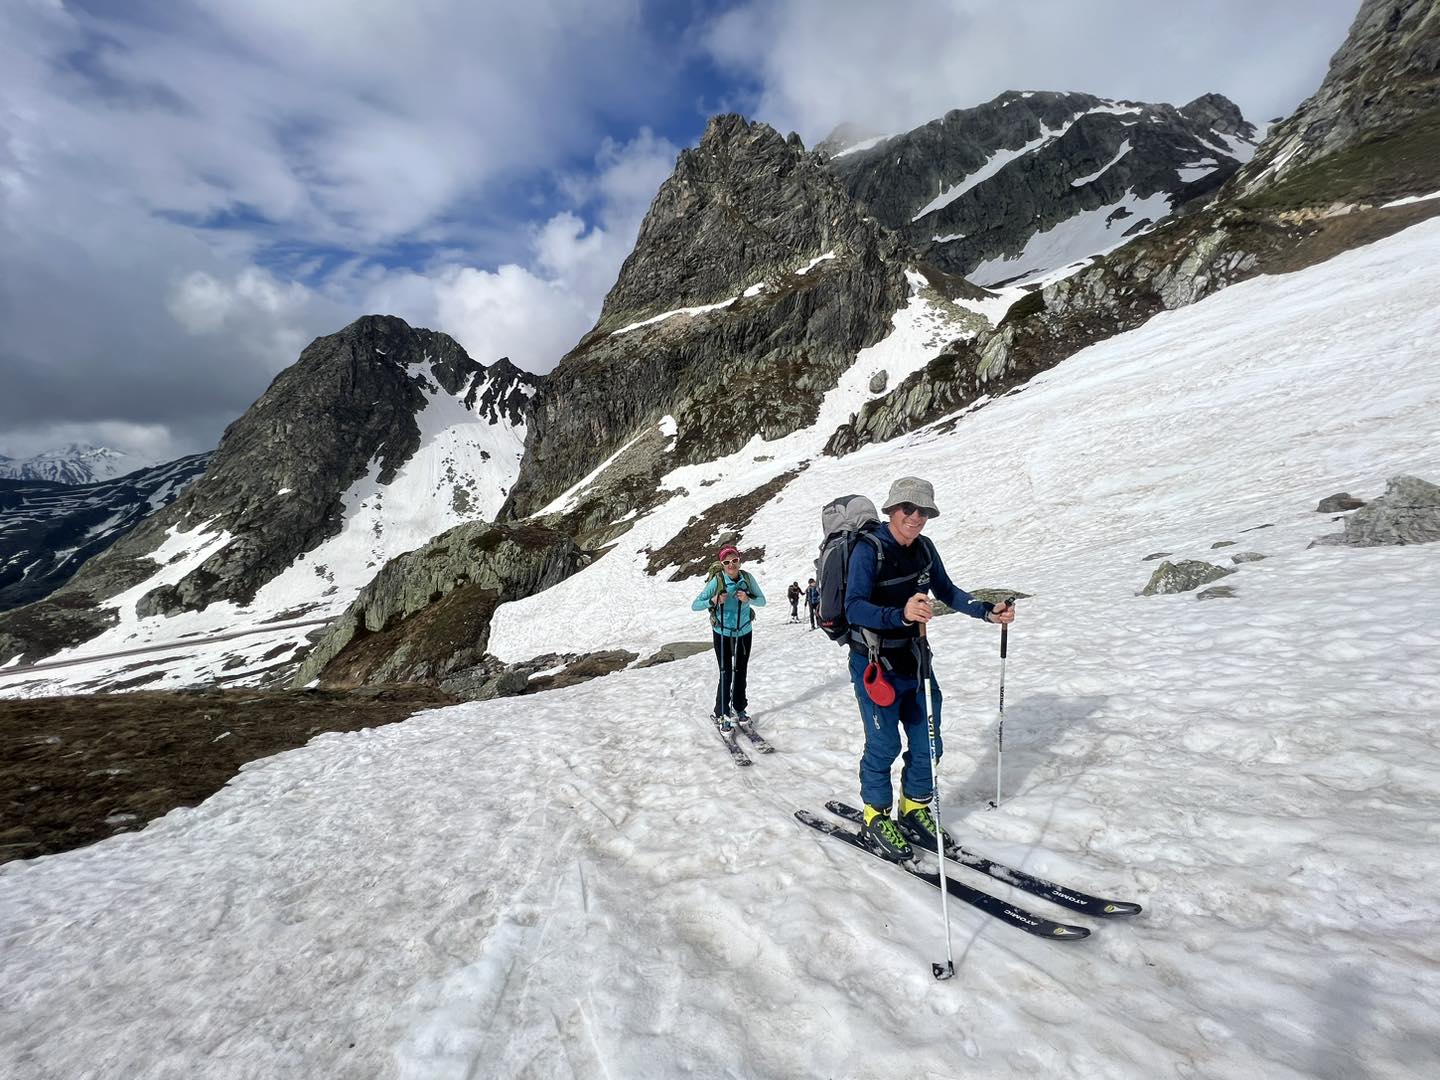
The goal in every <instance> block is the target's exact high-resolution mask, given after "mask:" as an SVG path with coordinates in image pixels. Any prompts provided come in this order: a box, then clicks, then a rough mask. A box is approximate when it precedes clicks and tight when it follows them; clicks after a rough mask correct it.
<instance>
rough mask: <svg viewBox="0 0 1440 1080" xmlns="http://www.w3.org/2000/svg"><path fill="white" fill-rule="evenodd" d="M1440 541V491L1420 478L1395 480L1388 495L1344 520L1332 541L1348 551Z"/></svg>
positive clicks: (1394, 477) (1391, 483)
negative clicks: (1355, 548) (1342, 526)
mask: <svg viewBox="0 0 1440 1080" xmlns="http://www.w3.org/2000/svg"><path fill="white" fill-rule="evenodd" d="M1437 540H1440V487H1437V486H1436V485H1434V484H1432V483H1430V482H1429V481H1428V480H1421V479H1420V478H1419V477H1418V476H1393V477H1391V478H1390V480H1389V481H1388V482H1387V483H1386V485H1385V494H1384V495H1381V496H1380V497H1379V498H1378V499H1374V500H1372V501H1370V502H1368V503H1366V504H1365V505H1364V506H1362V507H1361V508H1360V509H1358V510H1356V511H1355V512H1354V513H1353V514H1351V515H1350V516H1349V517H1347V518H1346V519H1345V532H1344V534H1343V535H1342V536H1337V537H1335V538H1333V541H1332V542H1334V543H1337V544H1344V545H1346V546H1347V547H1381V546H1385V545H1395V544H1433V543H1435V542H1436V541H1437Z"/></svg>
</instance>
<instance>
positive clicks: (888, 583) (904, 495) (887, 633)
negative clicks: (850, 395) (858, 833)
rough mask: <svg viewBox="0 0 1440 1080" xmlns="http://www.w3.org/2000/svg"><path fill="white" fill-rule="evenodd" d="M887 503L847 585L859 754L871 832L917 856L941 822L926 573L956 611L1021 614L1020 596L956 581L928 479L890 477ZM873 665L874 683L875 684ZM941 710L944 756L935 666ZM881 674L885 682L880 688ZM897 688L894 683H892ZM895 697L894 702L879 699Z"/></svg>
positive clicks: (899, 851) (990, 617) (878, 842)
mask: <svg viewBox="0 0 1440 1080" xmlns="http://www.w3.org/2000/svg"><path fill="white" fill-rule="evenodd" d="M881 513H882V514H885V515H887V516H888V518H889V520H888V521H887V522H886V523H884V524H882V525H880V526H878V527H877V528H875V529H874V536H875V538H876V539H877V540H878V541H879V543H880V554H879V559H878V562H877V552H876V551H875V549H874V547H873V546H872V545H870V544H869V543H864V544H856V545H855V548H854V552H853V554H852V555H851V557H850V567H849V576H848V578H847V580H846V588H845V617H846V619H847V620H848V621H849V623H850V626H851V632H850V680H851V682H852V683H853V684H854V687H855V699H856V701H858V702H859V705H860V718H861V721H862V723H863V724H864V726H865V752H864V755H863V756H862V757H861V759H860V794H861V797H862V799H863V800H864V803H865V833H866V834H867V835H868V836H869V838H870V839H871V841H872V843H874V844H875V846H876V848H877V849H878V850H879V851H880V852H881V853H882V854H884V855H886V856H887V857H888V858H892V859H895V860H897V861H903V860H906V859H910V858H913V857H914V852H913V850H912V849H911V844H912V843H914V844H920V845H922V846H924V847H926V848H929V849H930V850H934V848H935V832H936V824H935V818H934V815H933V814H931V812H930V800H931V798H932V797H933V795H934V790H935V789H934V777H933V776H931V773H930V753H929V747H928V740H929V734H928V732H927V730H926V723H925V711H924V689H923V687H922V686H921V685H920V679H919V672H920V665H919V657H920V652H919V650H920V649H922V648H924V647H925V645H924V643H923V642H921V641H920V627H921V626H923V625H925V624H926V623H928V622H929V621H930V619H931V617H932V613H931V607H930V598H929V597H928V596H927V595H925V592H924V591H923V589H922V578H925V579H926V580H928V585H929V587H930V588H932V589H933V590H934V592H935V594H936V595H937V596H939V597H940V599H941V600H943V601H944V602H945V603H946V604H948V605H949V606H950V607H952V608H954V609H955V610H956V611H959V612H963V613H964V614H966V615H969V616H971V617H972V618H976V619H984V620H985V621H987V622H994V623H1010V622H1012V621H1014V618H1015V609H1014V606H1013V605H1007V604H1000V605H998V606H997V605H991V604H987V603H985V602H984V601H982V600H976V599H975V598H974V597H972V596H971V595H970V594H969V593H967V592H964V591H963V590H961V589H959V588H957V587H956V586H955V584H954V583H953V582H952V581H951V580H950V575H949V574H947V573H946V572H945V566H944V564H943V563H942V562H941V561H940V553H939V552H938V551H936V550H935V545H934V544H932V543H931V542H930V540H929V539H928V538H927V537H923V536H921V532H922V531H923V530H924V528H925V523H926V522H927V521H929V520H930V519H931V518H934V517H939V516H940V511H939V509H938V508H937V506H936V504H935V489H934V487H933V486H932V485H931V484H930V482H929V481H926V480H921V479H919V478H918V477H914V476H903V477H901V478H900V479H898V480H896V481H895V482H894V483H893V484H891V485H890V493H889V495H888V496H886V499H885V504H884V505H883V506H882V507H881ZM867 668H869V669H871V676H870V677H871V682H872V688H871V689H867V687H866V671H867ZM931 678H932V687H931V701H932V707H933V709H934V712H935V715H934V717H933V718H932V719H933V722H934V729H935V757H936V760H937V761H938V760H939V757H940V754H941V752H942V748H941V745H940V703H941V695H940V685H939V683H938V682H934V681H933V679H934V676H933V672H932V675H931ZM876 681H879V682H880V683H882V684H888V685H884V686H883V687H882V688H878V689H877V688H875V687H874V686H873V684H874V683H875V682H876ZM891 691H893V693H892V692H891ZM877 698H878V699H880V701H888V702H889V703H888V704H879V703H877V701H876V699H877ZM902 731H903V732H904V741H905V754H904V765H903V766H902V768H901V770H900V807H899V814H898V816H897V817H896V818H892V817H891V806H892V803H893V799H894V790H893V788H892V785H891V780H890V770H891V767H892V766H893V765H894V763H895V759H896V757H898V756H900V750H901V732H902Z"/></svg>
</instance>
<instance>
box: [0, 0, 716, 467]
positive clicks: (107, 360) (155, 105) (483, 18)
mask: <svg viewBox="0 0 1440 1080" xmlns="http://www.w3.org/2000/svg"><path fill="white" fill-rule="evenodd" d="M662 52H663V49H662V48H661V45H660V43H657V42H656V41H655V40H654V38H653V37H652V36H650V35H648V34H647V33H646V32H645V28H644V26H643V25H642V23H641V4H640V0H615V2H611V3H606V4H603V5H594V4H591V3H589V2H588V0H536V2H533V3H528V4H524V5H500V4H474V3H470V2H469V0H417V2H416V3H413V4H391V3H388V2H384V3H382V2H376V0H315V2H307V3H303V4H297V3H294V2H293V0H252V2H249V3H245V4H234V3H230V2H226V0H192V3H190V4H185V5H168V4H159V5H136V6H126V5H119V6H115V7H93V6H88V5H75V4H70V5H62V4H60V3H47V2H41V0H29V2H26V0H22V2H20V3H10V4H4V5H0V311H3V312H5V313H6V320H5V321H6V327H5V330H6V332H5V335H4V337H3V339H0V384H3V385H4V386H5V387H6V391H7V393H6V395H0V433H14V432H18V431H21V430H22V429H23V430H25V431H40V430H48V429H50V426H53V425H57V424H74V425H79V426H80V427H81V428H85V427H89V428H93V429H96V430H98V429H99V425H102V424H105V423H110V422H114V421H116V420H117V418H120V419H122V420H123V421H125V422H128V423H130V424H132V425H139V427H137V428H135V431H137V432H138V431H139V430H141V428H143V427H144V426H145V425H149V424H153V423H159V424H162V425H168V426H169V428H170V430H171V431H172V432H173V433H175V437H176V439H177V443H178V444H179V445H182V446H183V447H184V448H185V449H198V448H201V447H204V446H209V445H213V444H214V441H215V438H216V437H217V436H218V434H219V431H220V428H221V427H222V426H223V425H224V424H226V423H228V422H229V421H231V420H233V419H234V418H235V417H236V416H237V415H239V413H240V412H241V411H243V410H244V409H245V408H246V407H247V406H248V405H249V404H250V403H251V402H252V401H253V400H254V399H255V397H256V396H257V395H258V394H259V393H260V392H261V391H262V390H263V388H264V386H265V384H266V383H267V382H268V381H269V379H270V378H272V377H273V375H274V374H275V373H276V372H277V371H278V370H280V369H281V368H282V367H284V366H286V365H287V364H290V363H292V362H293V361H294V360H295V358H296V356H297V355H298V353H299V351H300V349H301V348H302V347H303V346H304V344H306V343H307V342H308V341H309V340H311V339H312V338H313V337H315V336H317V335H319V334H324V333H331V332H333V331H335V330H337V329H339V328H340V327H341V326H343V325H345V324H346V323H348V322H350V321H351V320H352V319H354V318H356V317H358V316H360V315H362V314H366V313H368V312H370V311H374V310H384V308H383V307H381V306H379V305H381V304H382V303H384V304H393V305H394V307H393V308H391V311H392V313H394V314H399V315H402V316H403V317H405V318H407V319H409V320H410V321H412V322H413V323H414V324H416V325H424V326H429V327H432V328H434V329H438V330H446V331H450V332H452V333H454V334H455V335H456V336H457V337H458V338H460V339H461V340H462V341H463V342H464V343H465V344H466V345H467V347H469V348H473V349H474V350H475V353H476V356H477V358H480V359H494V357H495V356H497V355H500V354H504V353H509V354H511V355H513V356H514V357H515V358H516V359H517V361H522V362H528V363H530V364H531V366H535V367H548V366H550V365H551V364H553V363H554V362H555V360H556V359H558V357H559V355H560V354H561V353H563V352H564V351H565V349H567V348H569V347H570V346H571V345H573V344H574V341H575V340H576V339H577V338H578V337H579V335H580V334H581V333H583V332H584V330H586V329H588V327H589V322H590V320H592V319H593V317H594V314H595V312H596V311H598V307H599V302H600V298H602V297H603V294H604V291H605V289H607V288H608V286H609V284H610V282H609V281H606V280H604V278H605V277H606V275H607V274H608V275H609V276H610V278H611V279H612V280H613V276H614V272H615V270H616V269H618V266H619V263H620V260H621V259H623V257H624V254H625V252H624V251H623V250H621V249H622V248H624V247H628V243H629V239H630V238H633V235H634V228H635V226H636V225H637V224H638V220H639V219H638V217H636V216H635V215H634V213H633V207H631V205H630V202H629V201H628V195H629V193H630V192H631V189H632V188H633V186H634V185H635V184H636V183H640V184H641V186H642V187H643V181H644V180H645V175H646V174H645V167H644V165H643V164H637V162H639V161H640V160H641V157H642V156H643V155H642V154H641V151H642V150H646V151H652V152H653V151H655V149H656V148H657V147H662V148H665V149H667V150H668V153H669V155H670V157H671V159H672V160H673V154H674V148H673V147H670V146H669V144H666V143H664V142H663V140H657V139H655V138H654V137H652V136H649V135H648V134H647V135H645V136H643V137H641V138H640V139H638V140H637V142H636V144H635V145H636V149H635V150H633V151H632V150H631V149H630V148H629V144H626V145H625V146H619V147H615V148H614V150H613V155H612V157H613V160H612V159H611V158H607V159H606V160H605V161H601V162H600V163H599V164H598V165H597V167H600V168H605V167H613V169H614V170H615V172H614V175H613V177H612V178H611V179H609V180H607V181H606V182H605V184H606V186H603V187H602V186H597V185H596V184H595V183H594V178H590V179H589V180H586V181H585V182H582V183H580V184H579V185H578V187H577V191H576V198H575V204H574V205H573V206H572V207H571V208H570V211H569V213H562V214H558V215H557V214H556V213H555V209H554V202H553V200H551V197H552V196H553V193H554V189H555V182H554V178H555V177H557V176H564V175H568V174H569V173H570V171H571V170H574V169H576V168H577V163H579V162H583V161H586V160H587V159H589V158H590V157H591V156H592V155H593V154H594V153H595V147H597V146H604V145H606V144H605V143H604V133H605V131H607V130H614V129H616V128H617V127H619V128H621V129H623V127H624V124H625V122H626V121H625V118H626V117H632V118H643V117H645V116H647V115H648V114H649V102H650V101H652V100H654V99H655V98H656V97H657V96H658V95H660V94H662V93H663V92H664V89H665V87H666V86H667V85H668V84H667V82H666V80H667V79H669V78H671V77H673V74H674V69H673V67H667V65H666V64H665V63H661V62H657V61H658V60H659V59H661V56H662ZM698 124H699V120H698V118H697V127H698ZM669 164H670V162H666V163H665V171H668V168H669ZM662 177H663V172H662V173H661V174H660V175H659V176H651V177H650V178H649V180H648V182H649V183H650V184H651V192H652V193H653V188H654V186H655V185H658V183H659V180H660V179H661V178H662ZM567 186H569V185H567ZM527 189H529V190H530V191H534V192H536V193H538V194H541V195H543V196H545V200H542V201H541V203H540V206H541V207H543V208H544V209H542V210H535V209H532V208H530V207H527V206H526V205H525V202H524V201H523V196H524V195H525V194H526V191H527ZM517 192H518V193H519V194H518V195H517ZM546 200H551V201H546ZM642 212H643V207H642ZM527 213H530V214H535V213H539V214H540V215H541V216H540V219H539V221H537V222H527V221H526V220H525V215H526V214H527ZM580 215H583V218H582V217H581V216H580ZM586 220H588V221H590V222H593V224H592V225H589V226H587V225H585V224H584V222H585V221H586ZM627 230H628V236H626V235H624V234H625V233H626V231H627ZM397 248H399V249H401V250H403V251H404V252H405V253H406V254H405V255H404V256H403V258H404V259H405V261H406V262H407V263H408V265H409V267H410V268H409V269H393V268H386V265H385V260H390V259H394V258H397V256H396V255H395V250H396V249H397ZM262 267H268V269H265V268H262ZM372 305H373V306H372ZM452 319H453V320H455V323H456V325H447V320H452ZM511 335H513V337H514V340H513V341H511V340H507V338H508V337H510V336H511ZM567 338H568V340H567ZM54 430H59V428H54ZM114 430H116V431H119V432H120V433H121V434H122V435H123V434H124V433H125V432H126V431H128V430H130V429H127V428H124V427H123V426H122V427H120V428H116V429H114ZM132 434H133V433H132ZM134 437H135V438H139V435H135V436H134ZM121 448H122V449H126V448H127V447H121Z"/></svg>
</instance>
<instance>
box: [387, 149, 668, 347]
mask: <svg viewBox="0 0 1440 1080" xmlns="http://www.w3.org/2000/svg"><path fill="white" fill-rule="evenodd" d="M678 152H679V151H678V148H677V147H675V146H674V145H673V144H672V143H670V142H668V141H667V140H665V139H663V138H658V137H656V136H655V135H654V133H653V132H650V131H642V132H641V133H640V134H639V135H638V136H636V137H635V138H634V139H632V140H631V141H629V142H627V143H620V142H616V141H614V140H610V139H607V140H605V142H604V143H603V144H602V145H601V147H600V150H599V151H598V153H597V155H596V159H595V165H596V171H595V172H594V173H593V174H583V175H582V174H576V175H574V176H571V177H569V178H567V183H566V185H565V187H566V190H567V191H568V192H569V194H570V196H571V198H572V199H573V200H574V201H575V203H576V209H577V210H580V209H584V210H588V211H589V213H590V215H591V216H592V217H593V218H594V219H595V221H596V224H594V225H587V224H586V222H585V220H584V219H583V218H581V217H580V216H579V214H578V213H576V212H575V211H572V210H564V211H561V212H560V213H558V214H555V215H553V216H552V217H551V218H550V219H549V220H547V221H545V222H544V223H542V224H540V225H539V226H537V227H535V228H534V229H533V230H532V231H531V235H530V243H529V255H530V260H529V265H528V266H521V265H519V264H517V263H506V264H504V265H502V266H500V267H499V268H498V269H496V270H493V271H490V270H485V269H480V268H477V267H474V266H467V265H461V264H457V263H444V264H437V265H434V266H431V267H430V268H428V269H427V270H426V271H425V272H424V273H423V274H421V273H415V272H403V273H391V274H385V275H383V276H377V275H374V274H373V272H371V274H370V276H369V278H368V284H367V285H366V286H365V287H364V290H363V295H364V297H365V300H364V303H365V309H366V310H367V311H384V312H386V313H389V314H394V315H399V316H400V317H401V318H403V319H405V320H406V321H408V322H410V323H411V324H412V325H423V326H430V327H433V328H435V329H440V330H444V331H445V332H446V333H448V334H450V335H451V336H452V337H454V338H455V339H456V340H457V341H459V342H460V344H461V345H463V346H464V347H465V350H466V352H468V353H470V355H471V356H473V357H474V358H475V359H477V360H479V361H480V362H481V363H486V364H488V363H493V362H494V361H495V360H497V359H498V358H499V357H501V356H509V357H510V359H511V360H512V361H513V362H514V363H515V364H517V365H519V366H520V367H523V368H526V369H528V370H530V371H536V372H545V371H549V370H550V369H551V368H553V367H554V366H555V365H556V364H557V363H558V362H559V361H560V358H561V357H562V356H564V355H565V353H566V352H568V351H569V350H570V349H571V348H572V347H573V346H574V345H575V343H576V342H577V341H579V340H580V338H581V336H582V335H584V334H585V333H586V332H587V331H588V330H589V329H590V328H591V327H592V326H593V325H594V323H595V320H596V318H597V317H598V316H599V314H600V307H601V304H602V303H603V301H604V299H605V294H606V293H607V292H608V291H609V290H610V286H611V285H613V284H614V283H615V277H616V275H617V274H618V273H619V270H620V264H621V263H622V262H624V261H625V257H626V256H627V255H628V254H629V253H630V249H631V248H632V247H633V245H634V243H635V235H636V233H637V232H639V229H640V223H641V221H642V220H643V219H644V217H645V212H646V211H647V210H648V209H649V207H650V203H651V201H652V200H653V199H654V197H655V192H656V190H657V189H658V188H659V186H660V184H661V183H662V182H663V181H664V179H665V177H667V176H668V175H669V174H670V171H671V170H672V169H673V168H674V164H675V156H676V154H677V153H678Z"/></svg>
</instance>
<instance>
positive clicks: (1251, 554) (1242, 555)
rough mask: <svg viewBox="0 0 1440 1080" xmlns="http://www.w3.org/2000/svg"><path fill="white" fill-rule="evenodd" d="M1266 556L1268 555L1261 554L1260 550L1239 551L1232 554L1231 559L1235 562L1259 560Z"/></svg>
mask: <svg viewBox="0 0 1440 1080" xmlns="http://www.w3.org/2000/svg"><path fill="white" fill-rule="evenodd" d="M1266 557H1267V556H1264V555H1261V554H1260V552H1258V551H1237V552H1236V553H1235V554H1234V555H1231V556H1230V561H1231V562H1233V563H1247V562H1259V561H1260V560H1261V559H1264V558H1266Z"/></svg>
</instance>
